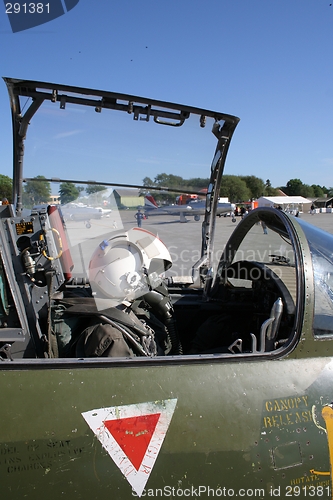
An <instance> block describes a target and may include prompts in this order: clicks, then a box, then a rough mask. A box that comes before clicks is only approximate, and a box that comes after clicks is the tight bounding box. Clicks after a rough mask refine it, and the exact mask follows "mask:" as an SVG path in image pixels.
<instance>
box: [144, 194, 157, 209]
mask: <svg viewBox="0 0 333 500" xmlns="http://www.w3.org/2000/svg"><path fill="white" fill-rule="evenodd" d="M155 208H158V205H157V203H156V201H155V199H154V197H153V196H152V195H151V194H146V196H145V209H146V210H151V209H155Z"/></svg>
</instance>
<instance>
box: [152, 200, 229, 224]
mask: <svg viewBox="0 0 333 500" xmlns="http://www.w3.org/2000/svg"><path fill="white" fill-rule="evenodd" d="M234 208H235V205H233V204H232V203H219V204H218V205H217V210H216V215H221V214H225V213H228V212H232V211H233V210H234ZM205 210H206V207H205V202H204V201H200V202H192V203H189V204H188V205H169V206H165V207H147V206H145V215H146V216H148V217H149V216H151V215H172V216H177V217H179V218H180V222H187V221H188V219H186V217H191V216H193V218H194V220H195V221H199V220H200V216H203V215H205Z"/></svg>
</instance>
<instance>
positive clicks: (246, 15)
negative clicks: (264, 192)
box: [0, 0, 333, 187]
mask: <svg viewBox="0 0 333 500" xmlns="http://www.w3.org/2000/svg"><path fill="white" fill-rule="evenodd" d="M330 3H331V0H191V1H189V0H177V1H176V0H168V1H165V0H154V1H153V0H122V1H121V2H119V1H118V2H116V1H111V0H98V1H96V0H95V1H93V0H80V1H79V3H78V5H77V6H76V7H74V8H73V9H72V10H71V11H69V12H68V13H67V14H65V15H63V16H61V17H59V18H58V19H55V20H53V21H51V22H49V23H47V24H44V25H42V26H39V27H36V28H32V29H29V30H26V31H22V32H18V33H15V34H14V33H12V31H11V28H10V24H9V21H8V18H7V17H6V14H5V9H4V6H3V7H2V10H1V12H0V43H1V51H0V67H1V76H7V77H15V78H23V79H33V80H42V81H51V82H57V83H65V84H69V85H79V86H84V87H93V88H97V89H103V90H111V91H119V92H123V93H130V94H134V95H143V96H146V97H153V98H157V99H161V100H167V101H173V102H181V103H184V104H189V105H193V106H198V107H202V108H208V109H216V110H218V111H222V112H226V113H230V114H234V115H237V116H239V117H240V118H241V121H240V124H239V125H238V127H237V129H236V132H235V135H234V137H233V140H232V144H231V147H230V150H229V155H228V159H227V164H226V170H225V173H228V174H236V175H256V176H258V177H260V178H262V179H263V180H266V179H270V180H271V182H272V185H273V186H282V185H285V184H286V182H287V181H288V180H289V179H291V178H300V179H301V180H302V181H303V182H304V183H306V184H320V185H325V186H327V187H329V186H333V175H332V170H333V137H332V135H333V5H332V6H330ZM0 7H1V6H0ZM0 111H1V112H0V148H1V158H2V165H1V173H3V174H5V175H10V176H11V153H12V150H11V117H10V111H9V104H8V96H7V90H6V87H5V84H1V82H0ZM182 176H183V177H184V178H189V177H191V172H182ZM202 176H203V177H207V172H206V171H205V172H203V174H202ZM78 177H79V175H78Z"/></svg>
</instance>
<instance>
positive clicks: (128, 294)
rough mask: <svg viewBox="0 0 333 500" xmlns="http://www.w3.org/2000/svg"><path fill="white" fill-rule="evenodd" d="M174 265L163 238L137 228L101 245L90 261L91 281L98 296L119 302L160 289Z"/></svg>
mask: <svg viewBox="0 0 333 500" xmlns="http://www.w3.org/2000/svg"><path fill="white" fill-rule="evenodd" d="M171 265H172V260H171V256H170V253H169V250H168V249H167V247H166V246H165V245H164V243H163V242H162V241H161V240H160V239H159V238H157V237H156V236H155V235H154V234H153V233H151V232H149V231H147V230H145V229H141V228H133V229H130V230H129V231H126V232H120V233H117V234H114V235H113V236H112V237H111V238H109V239H108V240H104V241H102V242H101V243H100V244H99V246H98V247H97V248H96V250H95V251H94V253H93V255H92V257H91V260H90V263H89V281H90V284H91V288H92V290H93V293H94V295H95V298H96V299H108V301H110V299H111V302H110V305H115V304H120V303H121V302H123V301H124V300H129V301H130V300H133V299H135V298H137V297H140V296H142V295H144V294H145V293H147V292H149V290H151V289H152V288H156V286H158V285H159V284H160V283H161V278H160V275H161V274H162V273H163V272H164V271H166V270H167V269H169V268H170V267H171ZM102 307H103V306H101V307H98V308H99V309H100V308H102Z"/></svg>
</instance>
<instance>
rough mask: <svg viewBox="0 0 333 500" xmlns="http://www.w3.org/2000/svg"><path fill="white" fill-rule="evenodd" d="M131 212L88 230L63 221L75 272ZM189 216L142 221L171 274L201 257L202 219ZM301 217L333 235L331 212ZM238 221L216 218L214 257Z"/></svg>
mask: <svg viewBox="0 0 333 500" xmlns="http://www.w3.org/2000/svg"><path fill="white" fill-rule="evenodd" d="M134 214H135V212H134V211H133V210H124V211H119V212H118V213H117V212H112V214H111V215H110V217H105V218H102V219H100V220H91V221H90V223H91V227H90V228H89V229H88V228H86V227H85V222H84V221H80V222H74V221H73V222H72V221H69V222H68V223H67V224H66V225H67V230H68V233H69V239H70V243H71V247H72V254H73V257H74V259H75V270H76V272H77V273H78V275H82V272H83V273H84V269H87V268H88V265H89V260H90V258H91V255H92V254H93V252H94V250H95V249H96V248H97V247H98V245H99V244H100V242H101V241H102V240H104V239H108V238H110V235H111V234H112V233H113V232H114V231H115V230H118V229H125V230H128V229H130V228H132V227H136V220H135V218H134ZM188 219H189V221H188V222H187V223H181V222H180V221H179V218H177V217H169V216H165V215H159V216H151V217H149V219H146V220H143V221H142V228H143V229H146V230H148V231H150V232H152V233H153V234H155V235H157V236H158V237H159V238H160V239H161V240H162V241H163V242H164V243H165V245H166V246H167V247H168V249H169V251H170V253H171V256H172V260H173V266H172V270H171V275H174V276H191V267H192V265H193V264H194V263H195V262H196V261H197V260H198V259H199V257H200V251H201V222H202V218H201V220H200V221H198V222H196V221H194V220H193V217H191V218H188ZM301 219H302V220H304V221H306V222H308V223H310V224H313V225H314V226H316V227H318V228H320V229H322V230H324V231H327V232H329V233H331V234H333V213H320V214H314V215H311V214H308V213H302V214H301ZM240 220H241V219H240V217H236V222H235V223H233V222H232V220H231V218H230V217H217V218H216V228H215V245H214V256H217V259H218V258H219V256H220V255H221V254H222V251H223V249H224V247H225V244H226V243H227V241H228V239H229V237H230V235H231V234H232V232H233V230H234V229H235V227H237V224H238V223H239V222H240ZM83 249H84V250H83ZM78 263H79V264H78ZM76 272H75V273H74V274H76Z"/></svg>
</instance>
